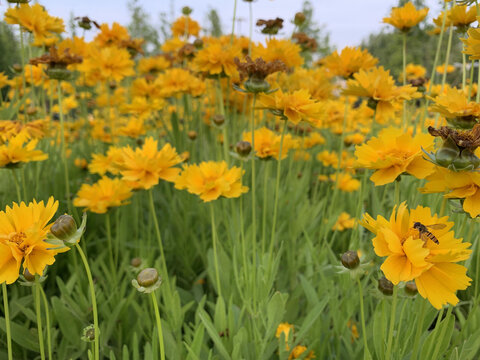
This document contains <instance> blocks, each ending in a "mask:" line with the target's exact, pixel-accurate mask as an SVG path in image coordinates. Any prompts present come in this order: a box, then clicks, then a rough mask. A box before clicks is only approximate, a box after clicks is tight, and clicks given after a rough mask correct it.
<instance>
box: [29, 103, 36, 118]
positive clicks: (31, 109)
mask: <svg viewBox="0 0 480 360" xmlns="http://www.w3.org/2000/svg"><path fill="white" fill-rule="evenodd" d="M37 112H38V109H37V108H36V107H35V106H33V105H32V106H29V107H28V108H27V115H29V116H32V115H35V114H36V113H37Z"/></svg>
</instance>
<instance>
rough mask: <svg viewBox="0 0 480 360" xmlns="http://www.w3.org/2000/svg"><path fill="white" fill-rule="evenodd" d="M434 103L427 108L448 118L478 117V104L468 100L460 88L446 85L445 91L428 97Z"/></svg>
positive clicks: (479, 109) (479, 113) (479, 112)
mask: <svg viewBox="0 0 480 360" xmlns="http://www.w3.org/2000/svg"><path fill="white" fill-rule="evenodd" d="M430 99H431V100H433V101H434V104H433V105H431V106H430V108H429V110H430V111H433V112H437V113H439V114H440V115H442V116H444V117H445V118H447V119H449V120H454V119H458V120H460V119H462V118H470V117H478V116H479V115H480V106H479V105H478V104H477V103H476V102H474V101H469V100H468V96H467V94H465V92H464V91H463V90H461V89H455V88H451V87H447V88H446V89H445V93H444V94H441V95H439V96H437V97H435V98H430Z"/></svg>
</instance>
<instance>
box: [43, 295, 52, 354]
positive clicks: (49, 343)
mask: <svg viewBox="0 0 480 360" xmlns="http://www.w3.org/2000/svg"><path fill="white" fill-rule="evenodd" d="M40 293H41V294H42V299H43V306H44V307H45V321H46V324H47V349H48V358H49V359H50V360H52V359H53V356H52V333H51V330H50V311H49V310H48V300H47V296H46V295H45V291H43V288H42V287H41V286H40Z"/></svg>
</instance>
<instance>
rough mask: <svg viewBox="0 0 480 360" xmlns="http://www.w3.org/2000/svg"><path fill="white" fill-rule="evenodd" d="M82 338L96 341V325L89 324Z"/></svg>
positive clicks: (87, 340) (86, 340)
mask: <svg viewBox="0 0 480 360" xmlns="http://www.w3.org/2000/svg"><path fill="white" fill-rule="evenodd" d="M81 339H82V340H83V341H85V342H93V341H95V326H94V325H88V326H87V327H85V328H84V329H83V334H82V337H81Z"/></svg>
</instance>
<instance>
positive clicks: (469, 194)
mask: <svg viewBox="0 0 480 360" xmlns="http://www.w3.org/2000/svg"><path fill="white" fill-rule="evenodd" d="M427 180H428V182H427V183H426V184H425V186H424V187H423V188H421V189H420V191H421V192H422V193H427V194H430V193H440V192H447V193H446V194H445V195H444V197H446V198H448V199H463V201H462V202H463V210H464V211H465V212H467V213H469V214H470V216H471V217H472V218H474V217H477V216H478V215H480V173H479V172H477V171H451V170H448V169H446V168H443V167H436V168H435V172H434V173H433V174H431V175H430V176H428V177H427Z"/></svg>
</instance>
